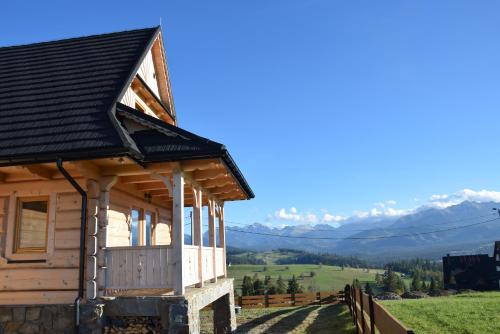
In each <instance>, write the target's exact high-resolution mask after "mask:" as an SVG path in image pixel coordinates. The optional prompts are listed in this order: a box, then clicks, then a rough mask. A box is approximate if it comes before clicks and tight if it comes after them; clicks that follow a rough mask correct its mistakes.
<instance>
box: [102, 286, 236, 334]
mask: <svg viewBox="0 0 500 334" xmlns="http://www.w3.org/2000/svg"><path fill="white" fill-rule="evenodd" d="M210 304H212V305H213V308H214V329H215V333H231V332H232V331H234V330H235V329H236V317H235V314H234V296H233V280H232V279H221V280H219V281H217V283H207V284H206V285H205V286H204V287H203V288H188V289H187V290H186V293H185V294H184V295H183V296H161V297H156V296H147V297H116V298H109V299H107V300H105V301H104V305H105V306H104V316H105V317H106V318H107V319H108V323H109V322H110V321H111V322H113V321H114V322H116V321H124V319H123V318H125V317H153V318H159V319H160V326H159V327H160V328H161V330H160V333H162V334H166V333H169V334H181V333H182V334H188V333H189V334H197V333H200V310H201V309H202V308H204V307H206V306H207V305H210Z"/></svg>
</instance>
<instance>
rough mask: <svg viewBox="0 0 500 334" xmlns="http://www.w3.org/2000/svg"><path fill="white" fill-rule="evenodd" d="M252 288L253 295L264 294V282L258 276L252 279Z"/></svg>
mask: <svg viewBox="0 0 500 334" xmlns="http://www.w3.org/2000/svg"><path fill="white" fill-rule="evenodd" d="M253 290H254V294H255V295H263V294H264V283H263V282H262V281H261V280H260V278H258V277H257V278H256V279H254V281H253Z"/></svg>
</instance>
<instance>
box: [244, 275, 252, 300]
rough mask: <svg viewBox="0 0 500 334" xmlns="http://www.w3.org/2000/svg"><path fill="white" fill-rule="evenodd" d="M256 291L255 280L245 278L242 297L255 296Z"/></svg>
mask: <svg viewBox="0 0 500 334" xmlns="http://www.w3.org/2000/svg"><path fill="white" fill-rule="evenodd" d="M254 294H255V291H254V289H253V280H252V278H251V277H250V276H247V275H245V276H243V283H242V284H241V295H242V296H253V295H254Z"/></svg>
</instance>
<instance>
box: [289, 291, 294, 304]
mask: <svg viewBox="0 0 500 334" xmlns="http://www.w3.org/2000/svg"><path fill="white" fill-rule="evenodd" d="M290 299H291V300H292V306H295V293H291V294H290Z"/></svg>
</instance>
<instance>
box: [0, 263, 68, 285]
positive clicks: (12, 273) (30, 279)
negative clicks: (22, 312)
mask: <svg viewBox="0 0 500 334" xmlns="http://www.w3.org/2000/svg"><path fill="white" fill-rule="evenodd" d="M68 289H73V290H74V289H78V270H76V269H41V268H40V269H2V270H0V291H16V290H21V291H22V290H68Z"/></svg>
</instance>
